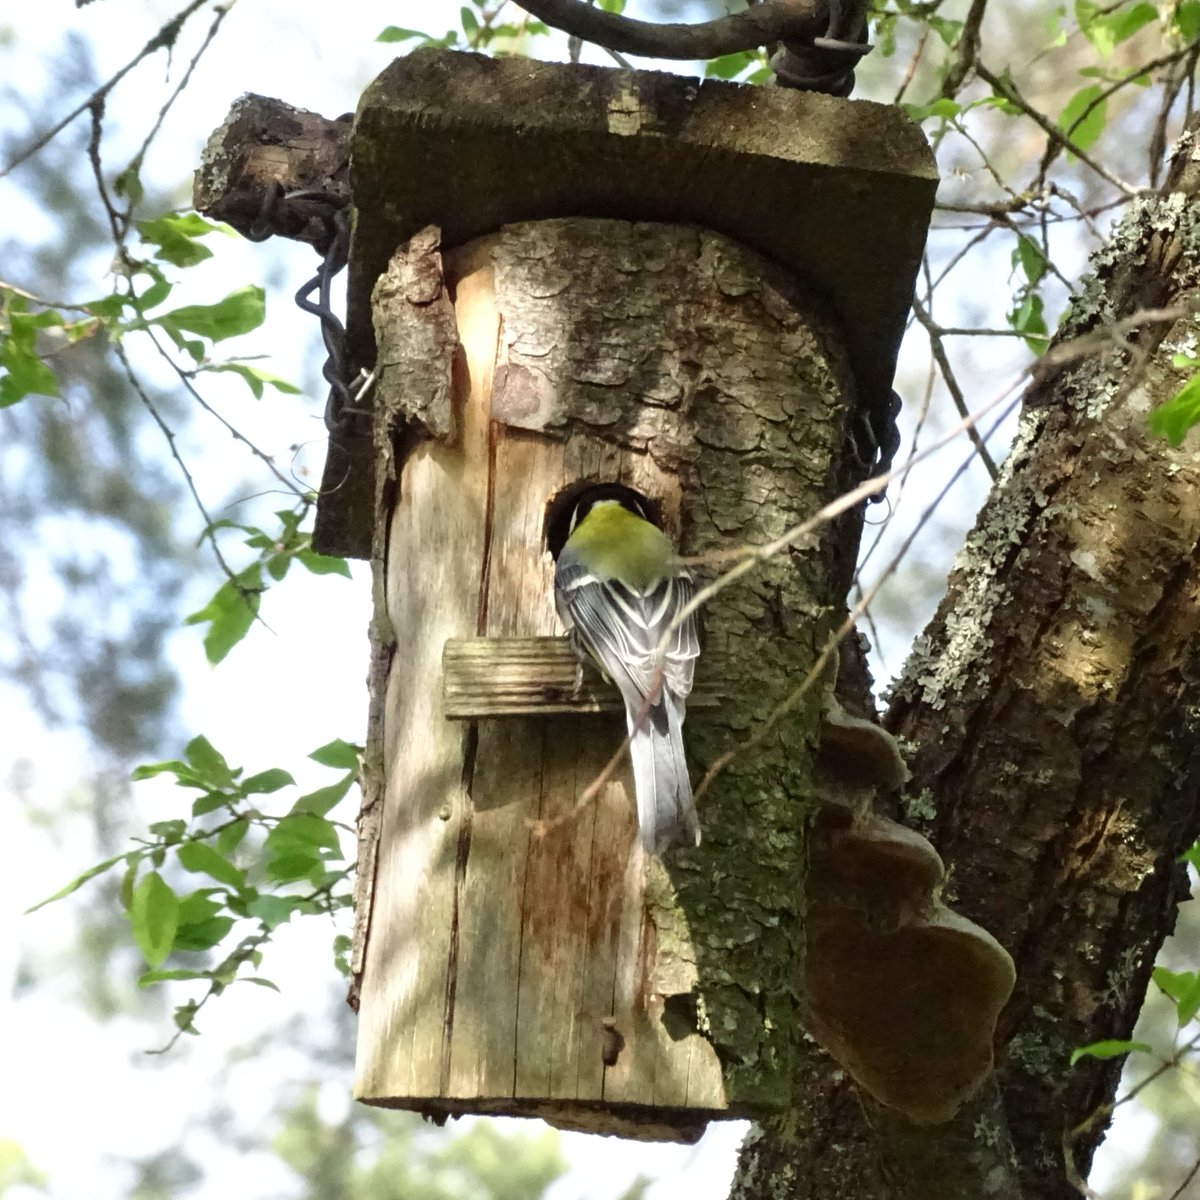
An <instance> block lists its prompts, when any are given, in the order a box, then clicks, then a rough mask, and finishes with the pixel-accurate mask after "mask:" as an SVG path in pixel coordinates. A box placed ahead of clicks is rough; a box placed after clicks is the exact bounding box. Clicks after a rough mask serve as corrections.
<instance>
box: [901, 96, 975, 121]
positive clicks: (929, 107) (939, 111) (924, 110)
mask: <svg viewBox="0 0 1200 1200" xmlns="http://www.w3.org/2000/svg"><path fill="white" fill-rule="evenodd" d="M902 107H903V109H904V111H905V112H906V113H907V114H908V116H909V119H910V120H912V121H925V120H928V119H929V118H930V117H939V118H941V119H942V120H947V121H948V120H951V119H953V118H954V117H957V116H958V115H959V113H961V112H962V105H961V104H959V103H958V101H956V100H951V99H950V98H949V97H948V96H939V97H938V98H937V99H936V100H931V101H930V102H929V103H928V104H905V105H903V106H902Z"/></svg>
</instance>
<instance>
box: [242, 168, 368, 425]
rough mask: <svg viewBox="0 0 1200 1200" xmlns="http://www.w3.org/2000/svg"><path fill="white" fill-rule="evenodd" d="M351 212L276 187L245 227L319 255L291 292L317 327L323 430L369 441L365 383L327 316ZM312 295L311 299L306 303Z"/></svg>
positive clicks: (324, 196)
mask: <svg viewBox="0 0 1200 1200" xmlns="http://www.w3.org/2000/svg"><path fill="white" fill-rule="evenodd" d="M350 222H351V207H350V203H349V201H348V200H347V199H346V198H345V197H343V196H337V195H334V194H332V193H330V192H327V191H322V190H320V189H318V188H305V189H301V190H298V191H294V192H285V191H284V190H283V188H282V187H281V186H280V185H279V184H278V183H276V184H275V185H274V187H273V188H271V189H270V190H269V191H268V192H267V194H266V196H264V198H263V205H262V209H261V211H260V212H259V215H258V219H257V220H256V221H255V222H254V224H253V226H252V227H251V230H250V232H249V233H248V235H247V236H249V237H250V238H251V239H252V240H253V241H265V240H266V239H267V238H269V237H271V236H272V235H273V234H276V233H279V234H283V235H285V236H287V237H292V238H295V237H298V236H301V235H302V237H303V240H304V241H308V242H311V243H312V244H313V246H315V247H316V249H317V251H318V252H319V253H320V254H321V265H320V266H319V267H318V268H317V273H316V274H315V275H314V276H313V277H312V278H311V279H310V280H308V281H307V282H306V283H304V284H303V285H302V286H301V287H300V289H299V290H298V291H297V292H296V303H297V305H299V307H300V308H301V309H302V310H303V311H304V312H306V313H311V314H312V315H313V316H315V317H317V318H318V320H320V322H321V340H322V341H323V342H324V343H325V352H326V359H325V364H324V366H323V367H322V368H321V374H322V376H324V378H325V381H326V383H328V384H329V396H328V398H327V399H326V401H325V428H326V429H328V430H329V434H330V437H331V438H337V439H339V440H341V441H353V440H361V439H364V438H369V437H370V436H371V410H370V409H369V408H364V407H362V406H361V403H360V402H361V400H362V398H363V396H364V394H365V392H366V390H367V388H368V387H369V386H370V382H371V378H370V377H369V376H367V377H365V378H364V376H363V373H362V372H358V373H356V376H355V377H354V378H352V377H351V371H350V365H349V362H348V355H347V347H346V327H345V326H344V325H343V324H342V322H341V318H340V317H338V315H337V314H336V313H335V312H334V311H333V307H332V303H331V293H332V288H333V281H334V279H335V278H336V277H337V275H338V273H339V272H340V271H341V270H342V268H343V267H345V265H346V263H347V261H348V258H349V253H350ZM313 292H316V293H317V299H316V300H315V301H313V300H312V299H310V297H311V296H312V294H313Z"/></svg>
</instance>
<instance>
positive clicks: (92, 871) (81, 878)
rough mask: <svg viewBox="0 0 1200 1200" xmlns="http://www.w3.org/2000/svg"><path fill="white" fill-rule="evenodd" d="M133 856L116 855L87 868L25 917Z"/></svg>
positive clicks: (75, 890)
mask: <svg viewBox="0 0 1200 1200" xmlns="http://www.w3.org/2000/svg"><path fill="white" fill-rule="evenodd" d="M134 857H135V856H134V855H133V854H117V855H114V856H113V857H112V858H106V859H105V860H104V861H103V862H102V863H97V864H96V865H95V866H94V867H88V869H87V870H86V871H84V873H83V874H82V875H76V876H75V878H74V879H72V880H71V882H70V883H68V884H67V885H66V886H65V887H61V888H59V889H58V891H57V892H55V893H54V895H53V896H47V897H46V898H45V900H39V901H38V902H37V903H36V904H35V905H34V906H33V907H32V908H27V909H26V910H25V913H26V915H28V914H29V913H34V912H37V910H38V909H39V908H45V907H46V905H47V904H53V903H54V902H55V901H56V900H61V899H62V898H63V897H64V896H69V895H70V894H71V893H72V892H77V891H79V889H80V888H81V887H83V885H84V884H85V883H87V881H88V880H89V879H95V878H96V876H97V875H103V874H104V872H105V871H107V870H109V869H111V868H112V867H115V866H116V865H117V863H119V862H125V861H126V860H129V861H133V859H134Z"/></svg>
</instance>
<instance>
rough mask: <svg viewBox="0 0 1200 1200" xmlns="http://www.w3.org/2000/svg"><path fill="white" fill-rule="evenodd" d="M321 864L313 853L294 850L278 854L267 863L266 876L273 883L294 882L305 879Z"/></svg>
mask: <svg viewBox="0 0 1200 1200" xmlns="http://www.w3.org/2000/svg"><path fill="white" fill-rule="evenodd" d="M320 866H321V860H320V859H319V858H318V857H317V856H316V855H315V854H313V853H311V852H306V851H300V850H294V851H289V852H288V853H286V854H280V855H279V856H278V857H276V858H273V859H271V861H270V862H269V863H267V868H266V872H267V878H268V879H270V880H272V881H273V882H274V883H295V882H296V880H298V879H305V878H307V877H308V876H309V875H311V874H312V872H313V871H315V870H317V869H318V868H319V867H320Z"/></svg>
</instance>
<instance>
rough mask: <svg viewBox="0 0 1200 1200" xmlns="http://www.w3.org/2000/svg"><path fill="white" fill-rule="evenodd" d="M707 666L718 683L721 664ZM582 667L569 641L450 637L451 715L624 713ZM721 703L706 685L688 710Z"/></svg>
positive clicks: (606, 687)
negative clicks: (719, 665)
mask: <svg viewBox="0 0 1200 1200" xmlns="http://www.w3.org/2000/svg"><path fill="white" fill-rule="evenodd" d="M704 666H705V667H706V668H711V669H709V670H708V672H707V673H708V674H709V675H710V676H712V677H718V678H719V676H720V670H719V667H717V664H716V663H713V662H709V661H708V660H705V662H704ZM579 668H580V662H579V659H578V658H577V657H576V655H575V651H574V650H573V649H572V648H571V643H570V641H569V639H567V638H565V637H529V638H520V637H514V638H450V639H449V640H448V641H447V642H446V646H445V649H444V650H443V652H442V669H443V672H444V674H443V688H444V703H445V713H446V716H447V717H451V718H454V719H458V720H473V719H475V718H477V717H536V716H544V715H548V714H550V713H590V712H591V713H598V712H624V711H625V705H624V702H623V701H622V700H621V694H620V692H618V691H617V689H616V688H615V687H614V686H613V684H611V683H609V682H608V680H606V679H603V678H601V676H600V675H599V674H598V673H597V672H596V671H594V670H592V669H590V668H585V669H584V670H583V671H582V672H581V671H580V669H579ZM718 703H719V698H718V696H717V692H716V690H715V688H714V686H713V685H712V683H705V682H704V681H701V682H700V683H698V684H697V685H696V687H695V688H694V689H693V691H692V694H691V695H690V696H689V697H688V708H714V707H716V705H717V704H718Z"/></svg>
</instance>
